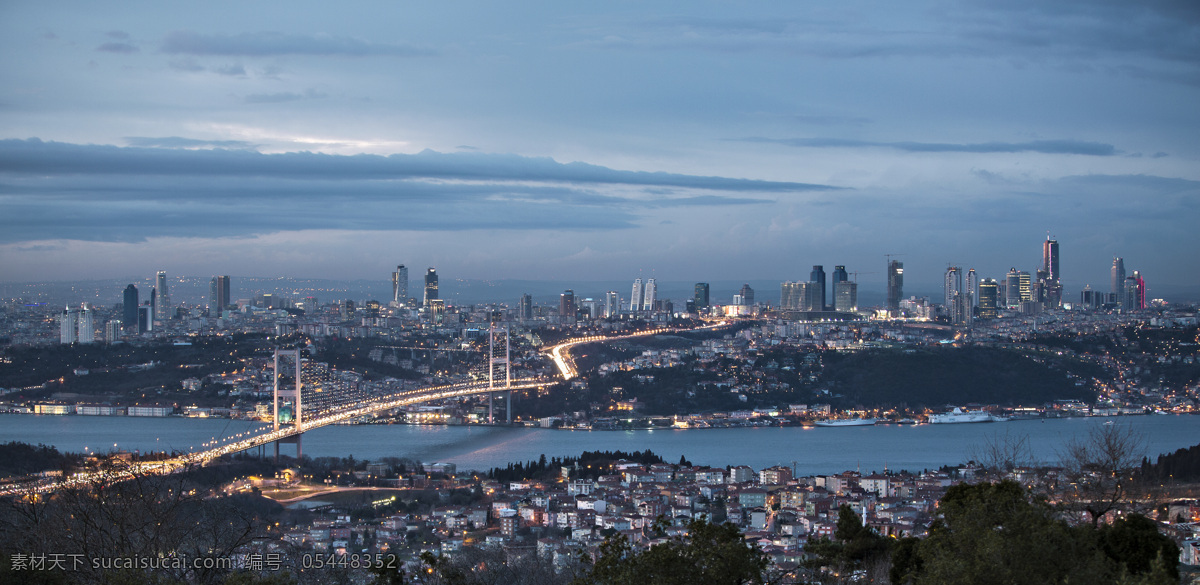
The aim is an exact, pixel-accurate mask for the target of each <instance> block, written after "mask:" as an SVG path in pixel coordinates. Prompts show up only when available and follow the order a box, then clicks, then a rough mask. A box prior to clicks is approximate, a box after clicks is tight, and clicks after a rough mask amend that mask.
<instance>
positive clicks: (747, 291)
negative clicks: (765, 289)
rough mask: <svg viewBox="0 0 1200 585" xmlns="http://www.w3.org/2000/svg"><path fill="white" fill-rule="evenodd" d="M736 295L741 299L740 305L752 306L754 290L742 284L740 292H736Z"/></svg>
mask: <svg viewBox="0 0 1200 585" xmlns="http://www.w3.org/2000/svg"><path fill="white" fill-rule="evenodd" d="M738 295H740V296H741V297H742V303H741V304H743V305H745V306H747V307H753V306H754V289H752V288H750V285H749V284H743V285H742V288H741V290H739V291H738Z"/></svg>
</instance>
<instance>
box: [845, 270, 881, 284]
mask: <svg viewBox="0 0 1200 585" xmlns="http://www.w3.org/2000/svg"><path fill="white" fill-rule="evenodd" d="M860 274H879V273H878V272H851V273H850V275H851V276H853V277H854V282H858V275H860Z"/></svg>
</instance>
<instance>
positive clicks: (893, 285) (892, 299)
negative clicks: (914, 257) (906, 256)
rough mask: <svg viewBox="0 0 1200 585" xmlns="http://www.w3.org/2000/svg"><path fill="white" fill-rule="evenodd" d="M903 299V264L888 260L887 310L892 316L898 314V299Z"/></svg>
mask: <svg viewBox="0 0 1200 585" xmlns="http://www.w3.org/2000/svg"><path fill="white" fill-rule="evenodd" d="M902 298H904V263H903V262H900V261H899V260H888V267H887V308H888V311H889V312H891V313H892V314H893V315H895V314H898V313H899V312H900V299H902Z"/></svg>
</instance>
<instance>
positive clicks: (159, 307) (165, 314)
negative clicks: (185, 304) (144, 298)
mask: <svg viewBox="0 0 1200 585" xmlns="http://www.w3.org/2000/svg"><path fill="white" fill-rule="evenodd" d="M154 290H156V291H157V295H156V297H155V301H154V318H155V319H158V320H159V321H166V320H168V319H170V318H171V293H170V291H169V289H167V272H166V271H165V270H159V271H158V273H157V274H155V275H154Z"/></svg>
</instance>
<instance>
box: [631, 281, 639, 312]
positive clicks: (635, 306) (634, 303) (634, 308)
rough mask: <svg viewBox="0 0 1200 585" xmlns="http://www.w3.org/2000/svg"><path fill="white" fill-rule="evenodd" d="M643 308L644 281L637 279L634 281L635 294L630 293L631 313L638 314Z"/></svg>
mask: <svg viewBox="0 0 1200 585" xmlns="http://www.w3.org/2000/svg"><path fill="white" fill-rule="evenodd" d="M641 308H642V279H640V278H637V279H634V281H633V292H631V293H629V310H630V312H634V313H636V312H638V311H639V310H640V309H641Z"/></svg>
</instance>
